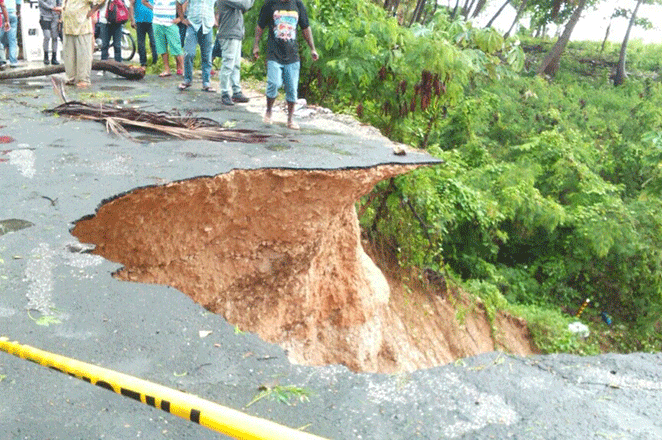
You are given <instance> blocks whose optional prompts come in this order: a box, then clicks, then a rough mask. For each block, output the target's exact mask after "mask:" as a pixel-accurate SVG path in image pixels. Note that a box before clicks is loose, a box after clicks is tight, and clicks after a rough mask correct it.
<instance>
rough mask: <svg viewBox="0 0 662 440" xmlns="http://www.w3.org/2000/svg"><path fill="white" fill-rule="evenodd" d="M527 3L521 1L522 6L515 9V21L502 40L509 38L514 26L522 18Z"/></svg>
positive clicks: (523, 0) (527, 1) (524, 0)
mask: <svg viewBox="0 0 662 440" xmlns="http://www.w3.org/2000/svg"><path fill="white" fill-rule="evenodd" d="M527 3H529V0H522V4H521V5H520V6H519V8H518V9H517V14H516V15H515V20H513V24H511V25H510V29H508V32H506V33H505V34H504V35H503V38H504V39H506V38H508V37H509V36H510V32H511V31H512V30H513V28H514V27H515V25H516V24H517V23H518V22H519V19H520V18H521V17H522V14H523V13H524V8H526V5H527Z"/></svg>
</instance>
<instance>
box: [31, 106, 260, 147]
mask: <svg viewBox="0 0 662 440" xmlns="http://www.w3.org/2000/svg"><path fill="white" fill-rule="evenodd" d="M44 111H45V112H46V113H56V114H58V115H66V116H72V117H77V118H80V119H88V120H93V121H99V122H103V123H105V124H106V130H108V131H109V132H112V133H115V134H118V135H120V136H124V137H127V138H129V139H131V140H135V139H134V138H133V137H132V136H131V134H130V133H129V131H128V128H137V129H141V130H147V131H156V132H159V133H163V134H166V135H168V136H172V137H175V138H177V139H200V140H209V141H216V142H222V141H229V142H245V143H258V142H265V141H266V140H267V139H268V138H269V135H266V134H263V133H260V132H258V131H256V130H245V129H241V130H233V129H229V128H225V127H223V126H222V125H221V124H219V123H218V122H216V121H214V120H213V119H209V118H197V117H192V116H190V115H188V116H181V115H179V114H178V113H169V112H148V111H144V110H138V109H135V108H122V107H114V106H107V105H106V106H104V105H103V104H99V105H90V104H86V103H84V102H79V101H67V102H65V103H64V104H61V105H58V106H57V107H55V108H52V109H47V110H44Z"/></svg>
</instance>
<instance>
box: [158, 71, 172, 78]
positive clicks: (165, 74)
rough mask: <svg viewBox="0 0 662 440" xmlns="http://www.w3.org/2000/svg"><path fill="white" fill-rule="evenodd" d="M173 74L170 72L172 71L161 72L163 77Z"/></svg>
mask: <svg viewBox="0 0 662 440" xmlns="http://www.w3.org/2000/svg"><path fill="white" fill-rule="evenodd" d="M171 75H172V73H170V72H161V73H159V76H160V77H161V78H167V77H169V76H171Z"/></svg>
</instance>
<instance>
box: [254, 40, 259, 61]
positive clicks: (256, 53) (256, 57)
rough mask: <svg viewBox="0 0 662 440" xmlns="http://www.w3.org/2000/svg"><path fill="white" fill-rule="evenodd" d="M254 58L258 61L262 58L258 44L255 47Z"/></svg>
mask: <svg viewBox="0 0 662 440" xmlns="http://www.w3.org/2000/svg"><path fill="white" fill-rule="evenodd" d="M253 58H254V59H255V60H257V59H258V58H260V46H258V45H257V44H255V45H253Z"/></svg>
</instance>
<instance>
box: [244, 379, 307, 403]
mask: <svg viewBox="0 0 662 440" xmlns="http://www.w3.org/2000/svg"><path fill="white" fill-rule="evenodd" d="M311 395H312V391H310V390H309V389H307V388H301V387H298V386H296V385H274V386H266V385H263V386H261V387H260V388H259V393H258V394H257V395H256V396H255V397H254V398H253V400H251V401H250V402H248V404H246V406H245V407H244V408H248V407H249V406H251V405H253V404H254V403H256V402H259V401H260V400H262V399H264V398H267V397H268V398H270V399H271V400H275V401H276V402H280V403H283V404H285V405H288V406H292V405H295V404H296V401H299V402H308V401H309V400H310V396H311ZM293 401H294V403H293Z"/></svg>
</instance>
